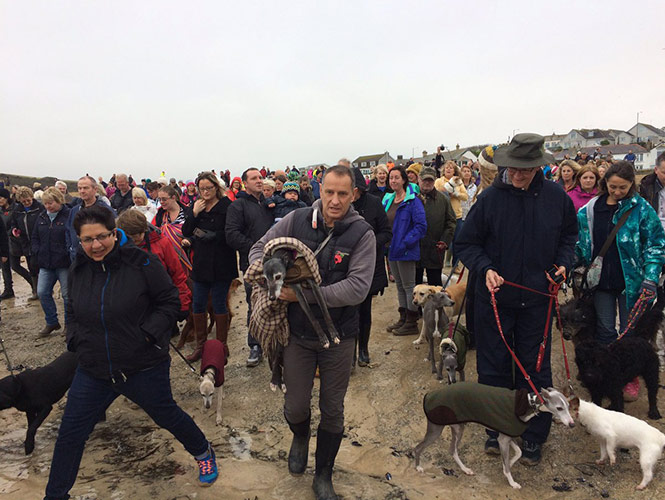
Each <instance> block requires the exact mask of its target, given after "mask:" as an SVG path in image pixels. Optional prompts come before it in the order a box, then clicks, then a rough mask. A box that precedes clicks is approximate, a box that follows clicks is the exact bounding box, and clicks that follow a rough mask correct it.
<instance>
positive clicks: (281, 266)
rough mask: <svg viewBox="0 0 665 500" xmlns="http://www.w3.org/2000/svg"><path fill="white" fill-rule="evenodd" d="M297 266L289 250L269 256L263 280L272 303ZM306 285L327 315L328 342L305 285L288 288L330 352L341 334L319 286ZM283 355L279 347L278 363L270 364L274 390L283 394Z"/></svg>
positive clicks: (324, 316) (292, 284)
mask: <svg viewBox="0 0 665 500" xmlns="http://www.w3.org/2000/svg"><path fill="white" fill-rule="evenodd" d="M294 262H295V255H294V252H293V251H292V250H288V249H285V248H278V249H277V250H275V251H274V252H273V253H272V255H271V256H269V257H268V256H266V257H265V259H264V260H263V277H264V278H265V280H266V284H267V286H268V298H269V299H270V300H277V299H278V298H279V295H280V293H281V291H282V287H283V286H284V280H285V279H286V273H287V271H288V270H289V269H290V268H291V267H292V266H293V264H294ZM304 282H305V283H306V284H308V285H309V287H310V288H311V290H312V293H313V294H314V298H315V299H316V303H317V304H318V306H319V308H320V309H321V312H322V313H323V320H324V322H325V324H326V328H327V329H328V332H329V334H330V339H328V337H327V336H326V333H325V332H324V331H323V329H322V328H321V325H320V324H319V322H318V321H317V320H316V318H315V317H314V314H313V313H312V309H311V307H310V306H309V304H308V303H307V299H306V298H305V295H304V294H303V291H302V286H301V284H300V283H289V284H288V286H290V287H291V288H292V289H293V291H294V292H295V294H296V297H297V298H298V303H299V304H300V307H301V308H302V310H303V311H304V312H305V315H306V316H307V319H309V322H310V323H311V324H312V327H313V328H314V331H315V332H316V334H317V335H318V337H319V341H320V342H321V345H322V346H323V348H324V349H327V348H328V347H330V341H332V342H333V343H335V344H339V342H340V339H339V334H338V333H337V329H336V328H335V325H334V324H333V321H332V318H331V317H330V312H329V311H328V307H327V306H326V301H325V299H324V298H323V294H322V293H321V289H320V288H319V285H318V284H317V283H316V282H315V281H314V280H313V279H306V280H305V281H304ZM283 355H284V352H283V347H282V346H281V345H280V346H278V348H277V350H276V352H275V353H274V354H273V355H272V356H271V357H274V359H269V360H268V361H269V363H270V367H271V370H272V379H271V381H270V388H271V389H272V390H273V391H275V390H276V389H277V387H280V388H281V389H282V392H286V386H285V385H284V382H283V378H282V367H283Z"/></svg>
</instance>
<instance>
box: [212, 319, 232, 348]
mask: <svg viewBox="0 0 665 500" xmlns="http://www.w3.org/2000/svg"><path fill="white" fill-rule="evenodd" d="M229 325H230V321H229V314H228V313H226V314H215V328H216V331H217V340H219V341H220V342H223V343H224V344H227V345H228V342H227V341H226V339H227V338H228V337H229Z"/></svg>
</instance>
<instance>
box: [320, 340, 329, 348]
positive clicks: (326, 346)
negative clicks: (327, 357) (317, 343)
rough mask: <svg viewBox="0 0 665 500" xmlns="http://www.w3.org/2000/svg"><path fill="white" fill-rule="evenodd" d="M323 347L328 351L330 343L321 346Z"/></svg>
mask: <svg viewBox="0 0 665 500" xmlns="http://www.w3.org/2000/svg"><path fill="white" fill-rule="evenodd" d="M321 346H322V347H323V348H324V349H328V347H330V342H324V343H322V344H321Z"/></svg>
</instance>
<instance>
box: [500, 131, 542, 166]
mask: <svg viewBox="0 0 665 500" xmlns="http://www.w3.org/2000/svg"><path fill="white" fill-rule="evenodd" d="M544 143H545V138H544V137H543V136H542V135H538V134H517V135H516V136H515V137H513V139H512V140H511V141H510V144H508V145H507V146H502V147H500V148H498V149H497V150H496V151H495V152H494V164H495V165H496V166H497V167H511V168H533V167H542V166H543V165H547V164H548V163H552V162H553V161H554V157H553V156H552V155H551V154H549V153H546V152H545V148H544V147H543V144H544Z"/></svg>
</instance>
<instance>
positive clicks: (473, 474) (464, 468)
mask: <svg viewBox="0 0 665 500" xmlns="http://www.w3.org/2000/svg"><path fill="white" fill-rule="evenodd" d="M462 472H464V474H466V475H467V476H475V475H476V473H475V472H473V471H472V470H471V469H469V468H468V467H463V468H462ZM518 486H519V485H518Z"/></svg>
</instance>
